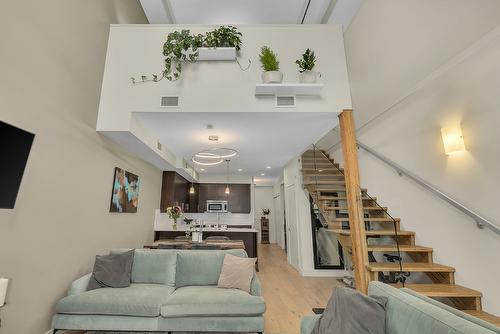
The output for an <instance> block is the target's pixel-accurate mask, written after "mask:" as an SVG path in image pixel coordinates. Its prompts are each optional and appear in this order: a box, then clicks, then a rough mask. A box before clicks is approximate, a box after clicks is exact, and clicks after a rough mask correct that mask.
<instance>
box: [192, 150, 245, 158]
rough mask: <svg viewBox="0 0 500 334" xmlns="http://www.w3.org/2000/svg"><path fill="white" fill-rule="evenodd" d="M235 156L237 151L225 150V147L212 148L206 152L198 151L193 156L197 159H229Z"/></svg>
mask: <svg viewBox="0 0 500 334" xmlns="http://www.w3.org/2000/svg"><path fill="white" fill-rule="evenodd" d="M236 154H238V151H236V150H235V149H232V148H226V147H214V148H210V149H207V150H203V151H200V152H198V153H196V154H195V156H196V157H199V158H210V157H214V158H222V159H226V158H231V157H234V156H235V155H236Z"/></svg>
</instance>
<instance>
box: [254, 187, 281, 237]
mask: <svg viewBox="0 0 500 334" xmlns="http://www.w3.org/2000/svg"><path fill="white" fill-rule="evenodd" d="M254 189H255V191H254V208H255V217H254V219H255V228H256V229H258V230H259V242H260V240H261V232H260V231H261V230H262V229H261V226H260V225H261V224H260V217H262V209H264V208H266V209H269V210H270V211H271V213H270V214H269V216H268V218H269V242H270V243H272V244H274V243H276V228H275V224H276V223H275V218H274V211H275V208H274V200H273V187H262V186H256V187H255V188H254Z"/></svg>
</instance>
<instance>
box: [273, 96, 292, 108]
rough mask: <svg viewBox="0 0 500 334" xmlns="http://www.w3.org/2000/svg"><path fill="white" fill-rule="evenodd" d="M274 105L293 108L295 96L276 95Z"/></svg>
mask: <svg viewBox="0 0 500 334" xmlns="http://www.w3.org/2000/svg"><path fill="white" fill-rule="evenodd" d="M276 107H279V108H295V96H277V95H276Z"/></svg>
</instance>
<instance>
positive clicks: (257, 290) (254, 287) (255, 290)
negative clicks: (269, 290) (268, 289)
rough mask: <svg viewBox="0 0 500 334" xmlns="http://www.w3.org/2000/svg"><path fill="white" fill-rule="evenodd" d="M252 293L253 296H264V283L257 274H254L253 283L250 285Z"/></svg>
mask: <svg viewBox="0 0 500 334" xmlns="http://www.w3.org/2000/svg"><path fill="white" fill-rule="evenodd" d="M250 294H251V295H252V296H262V285H261V284H260V281H259V278H258V277H257V275H256V274H253V278H252V284H251V285H250Z"/></svg>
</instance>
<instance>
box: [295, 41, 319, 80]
mask: <svg viewBox="0 0 500 334" xmlns="http://www.w3.org/2000/svg"><path fill="white" fill-rule="evenodd" d="M295 63H296V64H297V65H299V72H300V74H299V81H300V83H316V79H317V77H318V74H319V73H318V72H316V71H313V69H314V66H315V65H316V55H315V54H314V51H312V50H311V49H307V50H306V52H304V53H303V54H302V59H297V60H296V61H295Z"/></svg>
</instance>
